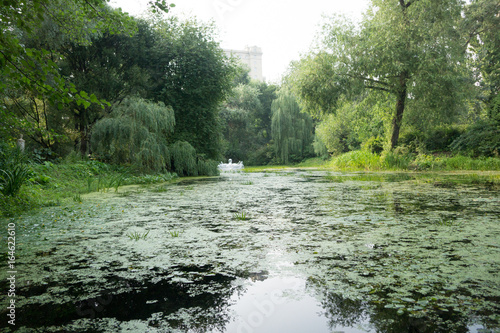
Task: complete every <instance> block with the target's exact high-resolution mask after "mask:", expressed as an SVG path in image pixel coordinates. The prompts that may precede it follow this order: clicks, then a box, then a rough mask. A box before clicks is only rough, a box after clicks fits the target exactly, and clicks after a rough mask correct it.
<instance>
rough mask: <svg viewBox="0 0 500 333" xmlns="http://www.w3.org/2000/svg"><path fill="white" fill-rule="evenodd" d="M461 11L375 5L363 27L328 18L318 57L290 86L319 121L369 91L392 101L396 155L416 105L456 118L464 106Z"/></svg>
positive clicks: (299, 66)
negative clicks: (386, 95)
mask: <svg viewBox="0 0 500 333" xmlns="http://www.w3.org/2000/svg"><path fill="white" fill-rule="evenodd" d="M460 11H461V2H459V1H456V0H446V1H403V0H401V1H396V0H391V1H381V0H373V1H372V5H371V7H370V10H369V11H368V12H367V14H366V15H365V17H364V19H363V21H362V22H361V23H360V24H359V26H356V25H355V24H354V23H352V22H351V21H349V20H347V19H346V18H343V17H338V16H333V17H330V18H329V19H328V20H327V22H326V23H325V24H324V26H323V31H322V41H321V42H320V46H319V50H318V51H317V52H315V53H312V54H310V55H309V56H307V57H305V58H303V59H302V60H301V61H300V62H298V63H296V64H295V65H294V68H293V70H292V73H291V74H290V77H289V80H290V82H291V83H292V86H293V87H294V91H295V92H296V93H297V96H298V97H299V98H300V101H301V103H302V104H303V105H304V107H305V110H306V111H307V112H309V113H311V114H313V115H316V116H320V115H323V114H326V113H334V112H335V110H336V109H337V107H338V102H339V101H340V100H341V99H342V98H346V99H347V100H353V99H355V98H357V97H358V96H359V95H360V93H362V92H363V91H366V90H377V91H384V92H386V93H389V94H390V95H391V96H392V99H393V103H394V104H393V105H394V106H395V108H394V109H393V110H392V111H391V113H392V115H391V118H392V129H391V140H390V142H391V148H395V147H396V145H397V143H398V139H399V131H400V128H401V125H402V123H403V116H404V114H405V110H406V108H407V107H410V108H411V107H416V105H418V107H419V109H420V110H425V115H428V116H431V117H432V115H433V114H434V113H440V112H441V113H442V112H448V113H450V112H451V113H453V112H455V110H456V109H457V104H459V103H460V101H461V100H462V95H461V92H462V90H463V87H462V86H461V84H462V83H465V82H466V81H465V80H463V77H464V75H466V72H464V70H463V68H462V67H460V66H458V65H457V64H460V63H464V60H465V48H464V46H463V44H464V43H463V40H462V39H461V36H460V34H459V32H458V31H457V29H458V28H457V24H456V22H457V21H458V20H459V19H460ZM436 22H439V24H436ZM408 96H412V98H411V99H409V98H408ZM414 102H415V103H416V102H418V104H415V103H414ZM413 104H415V105H414V106H413ZM420 114H423V113H420Z"/></svg>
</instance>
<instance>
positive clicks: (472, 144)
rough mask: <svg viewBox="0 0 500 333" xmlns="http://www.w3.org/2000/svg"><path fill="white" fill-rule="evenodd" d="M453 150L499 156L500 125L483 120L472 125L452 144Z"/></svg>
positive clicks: (478, 154)
mask: <svg viewBox="0 0 500 333" xmlns="http://www.w3.org/2000/svg"><path fill="white" fill-rule="evenodd" d="M450 147H451V148H452V150H453V151H455V152H460V153H464V154H468V155H472V156H498V155H499V154H500V125H499V124H498V123H496V122H493V121H482V122H478V123H476V124H474V125H472V126H470V127H469V128H468V129H467V130H466V131H465V133H463V134H462V135H461V136H459V137H458V138H456V139H455V140H454V141H453V142H452V144H451V145H450Z"/></svg>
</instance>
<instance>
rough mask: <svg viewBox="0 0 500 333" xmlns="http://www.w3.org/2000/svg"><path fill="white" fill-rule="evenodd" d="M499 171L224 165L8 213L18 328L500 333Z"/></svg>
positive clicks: (3, 264) (3, 266)
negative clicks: (237, 169) (234, 169)
mask: <svg viewBox="0 0 500 333" xmlns="http://www.w3.org/2000/svg"><path fill="white" fill-rule="evenodd" d="M492 177H498V175H456V174H441V175H437V174H434V175H429V174H401V173H397V174H391V173H328V172H321V171H300V170H297V171H282V172H268V173H251V174H246V173H224V174H222V175H221V176H220V177H216V178H204V179H194V180H193V179H191V180H183V181H180V182H179V183H177V184H168V185H158V186H154V187H149V188H140V187H135V188H120V190H119V191H118V193H115V192H114V190H112V191H110V192H108V193H93V194H89V195H87V196H84V201H83V203H75V204H74V205H70V206H65V207H52V208H47V209H45V210H44V211H42V212H40V213H39V214H37V215H34V216H23V217H21V218H17V219H9V220H3V221H0V222H1V223H2V229H4V228H3V226H4V225H7V224H8V223H14V224H15V225H16V263H15V265H16V267H15V268H16V270H17V274H16V297H15V301H16V326H15V328H16V329H17V330H19V331H20V332H214V333H216V332H220V333H222V332H228V333H232V332H242V333H243V332H245V333H250V332H255V333H263V332H287V333H295V332H297V333H298V332H318V333H322V332H325V333H327V332H328V333H330V332H346V333H347V332H395V333H396V332H398V333H400V332H483V333H484V332H499V331H500V330H499V329H498V328H499V321H500V269H499V268H500V218H499V216H500V193H499V187H498V182H492V181H491V180H492V179H493V178H492ZM1 238H2V246H4V245H3V244H6V243H7V235H6V234H4V235H1ZM3 253H5V252H3ZM1 259H2V260H1V261H0V272H1V273H0V274H1V280H0V284H1V288H2V290H8V289H9V286H8V281H7V279H6V275H7V271H8V267H7V258H6V256H5V255H4V254H2V258H1ZM7 301H8V300H2V308H1V310H0V313H1V316H2V317H3V318H4V320H2V321H1V322H0V329H1V330H2V331H6V332H9V331H13V330H12V326H11V325H8V324H7V320H5V318H6V314H7V311H6V310H4V309H6V304H7ZM4 305H5V306H4Z"/></svg>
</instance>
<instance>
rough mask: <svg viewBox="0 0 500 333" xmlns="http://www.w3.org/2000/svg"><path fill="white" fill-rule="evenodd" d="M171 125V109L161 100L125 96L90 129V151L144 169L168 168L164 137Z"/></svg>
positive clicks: (172, 121) (167, 149) (113, 160)
mask: <svg viewBox="0 0 500 333" xmlns="http://www.w3.org/2000/svg"><path fill="white" fill-rule="evenodd" d="M174 127H175V117H174V111H173V110H172V108H171V107H169V106H165V105H164V104H163V103H153V102H148V101H146V100H144V99H140V98H129V99H125V100H124V101H123V102H122V103H121V104H120V105H119V106H117V107H116V108H115V109H114V111H113V112H112V113H111V114H110V116H109V117H108V118H104V119H102V120H100V121H98V122H97V123H96V124H95V126H94V128H93V131H92V138H91V146H92V151H93V153H94V154H95V155H96V156H97V157H98V158H100V159H103V160H106V161H109V162H112V163H116V164H132V165H134V166H136V167H138V168H139V169H141V170H144V171H157V172H158V171H163V170H165V168H170V166H171V165H170V164H171V152H170V150H169V145H168V139H169V137H170V136H171V135H172V134H173V131H174Z"/></svg>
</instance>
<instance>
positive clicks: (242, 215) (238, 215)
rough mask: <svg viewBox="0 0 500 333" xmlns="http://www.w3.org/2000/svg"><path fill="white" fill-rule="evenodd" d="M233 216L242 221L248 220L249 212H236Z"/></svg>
mask: <svg viewBox="0 0 500 333" xmlns="http://www.w3.org/2000/svg"><path fill="white" fill-rule="evenodd" d="M233 217H234V218H235V219H236V220H240V221H246V220H248V216H247V213H245V212H240V213H234V215H233Z"/></svg>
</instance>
